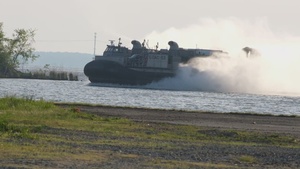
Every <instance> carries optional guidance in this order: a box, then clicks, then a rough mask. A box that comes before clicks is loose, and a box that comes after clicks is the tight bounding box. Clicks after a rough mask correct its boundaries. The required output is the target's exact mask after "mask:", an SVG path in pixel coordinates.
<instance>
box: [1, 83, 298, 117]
mask: <svg viewBox="0 0 300 169" xmlns="http://www.w3.org/2000/svg"><path fill="white" fill-rule="evenodd" d="M5 96H17V97H29V98H33V99H44V100H47V101H53V102H70V103H91V104H101V105H112V106H130V107H142V108H159V109H176V110H189V111H194V110H201V111H210V112H221V113H228V112H239V113H249V112H250V113H258V114H274V115H300V106H299V105H300V97H299V96H284V95H281V96H280V95H256V94H245V93H221V92H203V91H172V90H158V89H149V88H148V89H147V88H141V87H139V88H138V87H131V88H129V87H120V86H110V85H106V86H104V85H91V84H90V83H89V81H52V80H28V79H0V97H5Z"/></svg>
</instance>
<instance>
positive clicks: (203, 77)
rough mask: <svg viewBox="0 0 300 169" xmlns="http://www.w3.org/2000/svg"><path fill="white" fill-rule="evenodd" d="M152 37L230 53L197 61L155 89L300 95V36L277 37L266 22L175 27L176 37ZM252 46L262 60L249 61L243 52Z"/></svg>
mask: <svg viewBox="0 0 300 169" xmlns="http://www.w3.org/2000/svg"><path fill="white" fill-rule="evenodd" d="M150 35H151V34H150ZM152 35H153V36H154V37H155V38H156V39H158V40H160V37H162V38H167V39H173V40H175V41H177V42H179V43H180V46H191V45H187V44H191V42H194V43H195V44H198V45H197V46H198V47H201V48H202V47H203V48H212V49H215V48H217V49H221V50H225V51H228V53H229V55H228V57H209V58H194V59H193V60H192V61H190V62H189V63H187V64H186V65H181V66H180V68H179V70H178V74H177V76H176V77H174V78H168V79H164V80H162V81H160V82H158V83H154V84H151V85H150V86H151V87H156V88H169V89H175V90H205V91H220V92H245V93H263V94H280V95H296V96H300V66H299V64H300V51H299V50H298V49H299V47H300V37H295V36H291V35H286V34H285V35H283V34H275V33H274V32H272V30H271V29H270V28H269V27H268V24H267V21H265V20H259V21H257V22H254V23H252V24H251V23H249V22H243V21H239V20H237V19H229V20H226V19H225V20H204V21H201V22H199V24H198V25H193V26H190V27H187V28H183V29H175V28H172V29H171V34H170V33H169V32H168V30H166V31H164V32H161V33H159V32H154V33H152ZM171 37H174V38H171ZM197 39H198V41H196V40H197ZM202 44H203V45H202ZM248 45H249V46H250V47H253V48H254V49H256V51H258V52H259V54H260V55H259V57H248V58H247V57H245V53H244V52H243V50H242V49H243V48H244V47H245V46H248Z"/></svg>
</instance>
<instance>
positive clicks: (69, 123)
mask: <svg viewBox="0 0 300 169" xmlns="http://www.w3.org/2000/svg"><path fill="white" fill-rule="evenodd" d="M205 145H224V146H264V147H268V146H276V147H283V148H285V147H288V148H292V149H299V148H300V143H299V141H298V140H297V139H296V138H294V137H290V136H282V135H279V134H271V135H270V134H269V135H265V134H260V133H255V132H245V131H235V130H216V129H210V128H201V127H196V126H187V125H171V124H161V123H142V122H133V121H130V120H128V119H125V118H116V117H111V118H107V117H100V116H97V115H94V114H89V113H85V112H81V111H80V109H78V108H77V107H76V106H70V107H68V108H65V109H63V108H60V107H57V106H55V105H54V104H53V103H50V102H46V101H43V100H39V101H35V100H33V99H31V98H15V97H6V98H1V99H0V161H3V163H1V164H0V167H1V165H4V166H6V167H9V166H14V167H21V166H22V167H23V163H22V161H21V162H19V163H11V160H10V159H23V160H25V161H30V160H32V159H34V160H35V161H38V163H35V164H32V165H31V164H28V167H29V168H35V167H38V168H40V167H42V168H43V167H45V166H44V164H43V161H48V162H49V163H50V164H49V165H50V166H52V168H57V167H58V166H60V165H63V166H62V168H64V166H72V164H73V161H77V162H78V165H79V167H80V165H81V167H82V166H86V164H90V165H91V166H93V165H96V164H97V165H99V164H103V165H104V164H106V163H112V162H113V161H119V160H121V161H122V160H128V161H129V162H131V161H133V162H135V160H138V159H140V160H142V162H140V164H145V165H147V166H161V167H163V168H174V167H180V168H191V167H204V168H228V167H229V168H231V167H232V168H236V167H237V166H235V165H231V164H227V163H226V164H223V163H218V164H215V163H214V162H209V161H208V162H195V161H189V160H179V161H178V160H174V159H161V158H157V157H155V158H153V157H151V156H149V154H143V153H141V152H139V151H136V152H135V151H132V150H145V151H146V152H152V151H155V152H158V153H169V152H176V151H179V150H180V149H184V148H189V147H201V146H205ZM124 151H125V152H124ZM236 160H238V161H240V162H245V163H257V162H258V161H259V159H257V158H256V157H254V156H252V155H247V154H246V155H240V156H236V157H233V158H232V161H233V162H235V161H236ZM133 164H134V163H133ZM36 165H37V166H36ZM97 165H96V166H97ZM58 168H59V167H58Z"/></svg>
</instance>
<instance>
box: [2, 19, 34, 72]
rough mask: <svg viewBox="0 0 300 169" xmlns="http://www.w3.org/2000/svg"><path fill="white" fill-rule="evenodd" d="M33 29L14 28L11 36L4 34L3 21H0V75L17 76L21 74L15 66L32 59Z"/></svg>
mask: <svg viewBox="0 0 300 169" xmlns="http://www.w3.org/2000/svg"><path fill="white" fill-rule="evenodd" d="M34 36H35V30H32V29H28V30H26V29H16V30H14V33H13V34H12V37H11V38H8V37H6V36H5V33H4V32H3V23H0V77H18V76H20V74H22V73H21V72H20V71H18V70H17V68H18V67H19V66H20V64H21V63H26V62H28V61H29V60H31V61H34V60H35V59H36V58H37V57H38V55H35V54H34V51H35V49H34V47H33V43H34Z"/></svg>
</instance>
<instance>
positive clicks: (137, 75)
mask: <svg viewBox="0 0 300 169" xmlns="http://www.w3.org/2000/svg"><path fill="white" fill-rule="evenodd" d="M84 74H85V75H86V76H87V77H88V78H89V80H90V81H91V82H92V83H113V84H121V85H146V84H149V83H152V82H156V81H159V80H161V79H163V78H166V77H172V76H174V75H175V73H174V72H170V71H169V72H162V71H155V72H151V71H147V70H143V69H134V68H129V67H125V66H123V65H121V64H119V63H117V62H113V61H108V60H94V61H91V62H89V63H88V64H87V65H86V66H85V67H84Z"/></svg>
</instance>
